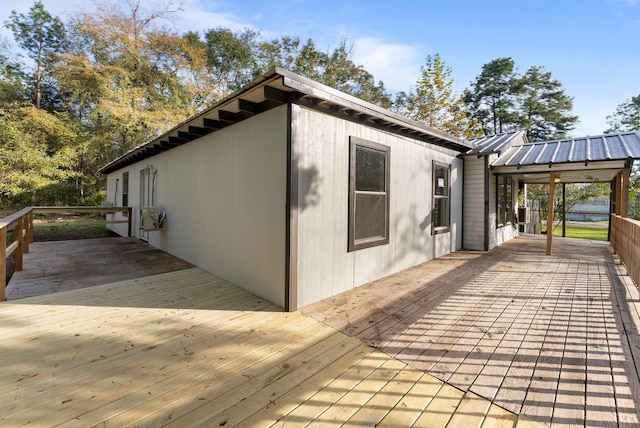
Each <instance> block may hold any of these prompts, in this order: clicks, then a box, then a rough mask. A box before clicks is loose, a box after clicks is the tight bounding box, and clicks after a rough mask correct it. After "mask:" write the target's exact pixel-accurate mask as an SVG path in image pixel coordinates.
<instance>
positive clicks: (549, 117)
mask: <svg viewBox="0 0 640 428" xmlns="http://www.w3.org/2000/svg"><path fill="white" fill-rule="evenodd" d="M515 87H516V91H517V93H518V105H519V109H518V110H519V115H518V119H517V122H518V124H519V125H520V126H521V127H522V128H524V129H526V130H527V137H528V138H529V140H530V141H544V140H549V139H554V138H564V137H566V136H567V132H568V131H571V130H572V129H574V128H575V126H576V123H577V122H578V116H573V115H570V114H569V113H570V112H571V110H572V109H573V100H572V98H571V97H569V96H567V95H566V94H565V93H564V88H563V87H562V83H560V82H559V81H558V80H555V79H552V78H551V72H548V71H545V70H544V68H543V67H536V66H534V67H530V68H529V69H528V70H527V71H526V73H525V74H524V75H523V76H522V77H520V78H519V79H517V80H516V82H515Z"/></svg>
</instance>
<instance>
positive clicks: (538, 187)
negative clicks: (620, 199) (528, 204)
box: [527, 182, 611, 220]
mask: <svg viewBox="0 0 640 428" xmlns="http://www.w3.org/2000/svg"><path fill="white" fill-rule="evenodd" d="M610 193H611V187H610V184H609V183H598V182H594V183H567V184H566V200H565V210H566V212H570V211H572V210H573V207H575V206H576V205H578V204H584V203H588V202H592V201H594V200H596V199H608V198H609V195H610ZM527 198H528V199H531V200H538V201H540V212H541V215H542V220H546V218H547V213H548V212H549V209H548V208H549V185H548V184H529V185H527ZM553 207H554V208H553V209H554V220H560V219H561V218H562V185H561V184H557V185H556V189H555V192H554V205H553Z"/></svg>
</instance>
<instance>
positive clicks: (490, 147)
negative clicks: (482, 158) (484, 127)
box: [466, 131, 526, 155]
mask: <svg viewBox="0 0 640 428" xmlns="http://www.w3.org/2000/svg"><path fill="white" fill-rule="evenodd" d="M518 138H525V140H524V141H525V142H526V135H525V131H515V132H507V133H504V134H498V135H485V136H484V137H479V138H474V139H471V140H469V141H470V142H471V143H473V144H475V145H476V148H475V149H473V150H470V151H468V152H467V153H466V154H467V155H487V154H491V153H502V152H503V151H505V150H507V149H508V148H509V147H511V145H512V144H513V143H514V142H515V141H516V140H517V139H518Z"/></svg>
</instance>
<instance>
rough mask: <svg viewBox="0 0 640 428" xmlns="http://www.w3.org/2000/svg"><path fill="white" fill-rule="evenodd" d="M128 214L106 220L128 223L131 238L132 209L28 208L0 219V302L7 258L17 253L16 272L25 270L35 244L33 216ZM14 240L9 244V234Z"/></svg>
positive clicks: (4, 283)
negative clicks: (24, 258)
mask: <svg viewBox="0 0 640 428" xmlns="http://www.w3.org/2000/svg"><path fill="white" fill-rule="evenodd" d="M79 212H82V213H101V214H108V213H118V212H122V213H127V219H126V220H106V221H105V223H106V224H113V223H127V224H128V229H127V231H128V233H127V235H128V236H131V214H132V209H131V207H27V208H24V209H22V210H20V211H18V212H17V213H15V214H11V215H10V216H7V217H4V218H1V219H0V301H4V300H5V298H6V296H5V287H6V284H7V276H6V272H7V258H8V257H10V256H11V255H12V254H14V253H15V263H14V271H21V270H22V268H23V257H22V255H23V254H25V253H28V252H29V244H30V243H31V242H33V215H34V214H35V213H79ZM10 231H13V239H12V240H11V242H7V236H8V235H9V232H10Z"/></svg>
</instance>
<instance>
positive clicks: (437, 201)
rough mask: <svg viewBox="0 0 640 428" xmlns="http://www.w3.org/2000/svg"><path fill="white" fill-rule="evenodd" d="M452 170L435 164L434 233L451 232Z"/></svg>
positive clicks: (443, 165)
mask: <svg viewBox="0 0 640 428" xmlns="http://www.w3.org/2000/svg"><path fill="white" fill-rule="evenodd" d="M450 180H451V168H450V167H449V165H446V164H442V163H439V162H435V161H434V162H433V223H432V224H433V233H443V232H448V231H449V222H450V215H449V213H450V209H451V208H450V207H451V203H450V199H449V193H450V192H451V186H450Z"/></svg>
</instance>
